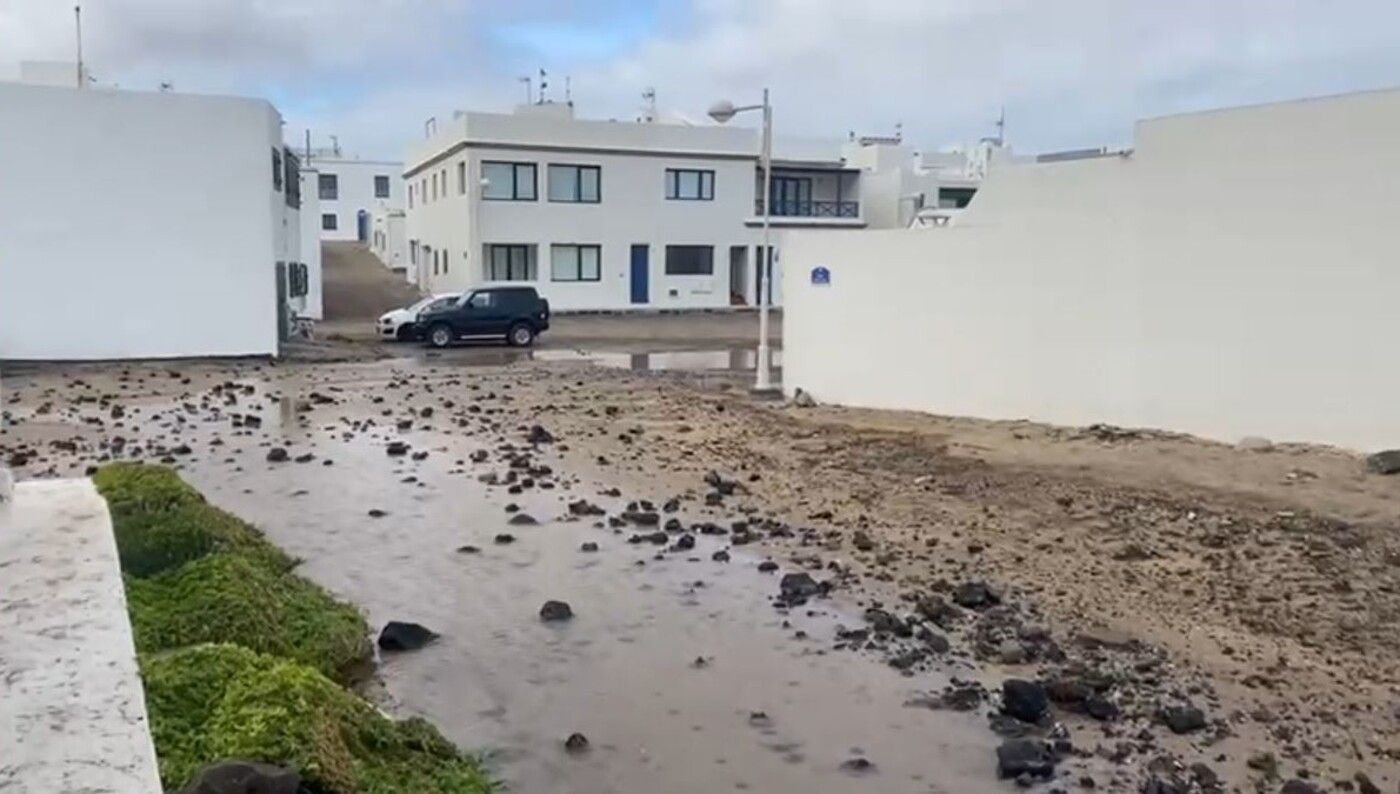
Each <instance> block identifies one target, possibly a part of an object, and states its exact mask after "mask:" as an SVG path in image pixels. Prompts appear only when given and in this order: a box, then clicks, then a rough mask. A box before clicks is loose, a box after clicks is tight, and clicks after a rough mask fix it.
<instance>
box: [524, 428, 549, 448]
mask: <svg viewBox="0 0 1400 794" xmlns="http://www.w3.org/2000/svg"><path fill="white" fill-rule="evenodd" d="M525 440H526V441H529V442H530V443H531V444H552V443H554V435H553V434H552V433H550V432H549V431H548V430H545V429H544V428H543V427H541V426H540V425H531V426H530V433H529V435H527V436H526V437H525Z"/></svg>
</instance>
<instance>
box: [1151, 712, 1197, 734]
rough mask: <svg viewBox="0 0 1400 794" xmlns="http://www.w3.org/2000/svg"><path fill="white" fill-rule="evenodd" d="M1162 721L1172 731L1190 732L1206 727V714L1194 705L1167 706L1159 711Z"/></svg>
mask: <svg viewBox="0 0 1400 794" xmlns="http://www.w3.org/2000/svg"><path fill="white" fill-rule="evenodd" d="M1161 717H1162V722H1165V723H1166V724H1167V727H1168V728H1171V731H1172V733H1191V732H1193V731H1199V730H1200V729H1202V728H1204V727H1206V715H1205V713H1204V712H1202V711H1201V710H1200V709H1198V708H1196V707H1195V706H1168V707H1166V708H1164V709H1162V711H1161Z"/></svg>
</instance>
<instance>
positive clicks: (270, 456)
mask: <svg viewBox="0 0 1400 794" xmlns="http://www.w3.org/2000/svg"><path fill="white" fill-rule="evenodd" d="M290 457H291V456H290V455H288V454H287V450H285V449H283V448H282V447H273V448H272V449H269V450H268V451H267V462H268V463H284V462H286V461H287V460H288V459H289V458H290Z"/></svg>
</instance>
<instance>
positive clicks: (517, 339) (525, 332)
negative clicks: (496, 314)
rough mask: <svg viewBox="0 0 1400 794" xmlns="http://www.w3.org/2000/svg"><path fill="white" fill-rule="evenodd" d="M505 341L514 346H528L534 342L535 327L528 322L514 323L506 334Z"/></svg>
mask: <svg viewBox="0 0 1400 794" xmlns="http://www.w3.org/2000/svg"><path fill="white" fill-rule="evenodd" d="M506 341H507V342H509V343H510V344H512V345H514V346H515V347H529V346H530V345H533V344H534V343H535V329H534V328H532V327H531V326H530V324H529V323H516V324H515V325H512V326H511V327H510V333H508V334H506Z"/></svg>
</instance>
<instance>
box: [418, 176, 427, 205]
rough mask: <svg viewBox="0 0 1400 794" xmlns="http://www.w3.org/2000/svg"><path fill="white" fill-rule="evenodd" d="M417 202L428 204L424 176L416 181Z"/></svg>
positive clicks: (425, 178)
mask: <svg viewBox="0 0 1400 794" xmlns="http://www.w3.org/2000/svg"><path fill="white" fill-rule="evenodd" d="M418 200H419V201H421V202H423V203H424V204H427V203H428V178H427V177H426V176H425V177H423V178H422V179H421V180H419V181H418Z"/></svg>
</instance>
